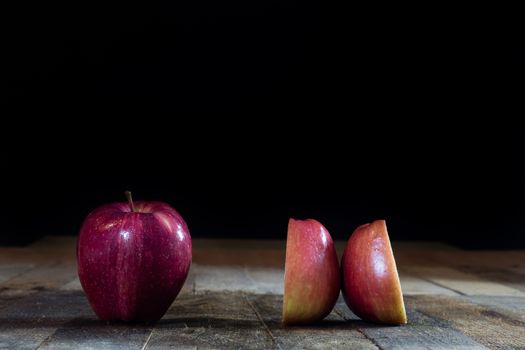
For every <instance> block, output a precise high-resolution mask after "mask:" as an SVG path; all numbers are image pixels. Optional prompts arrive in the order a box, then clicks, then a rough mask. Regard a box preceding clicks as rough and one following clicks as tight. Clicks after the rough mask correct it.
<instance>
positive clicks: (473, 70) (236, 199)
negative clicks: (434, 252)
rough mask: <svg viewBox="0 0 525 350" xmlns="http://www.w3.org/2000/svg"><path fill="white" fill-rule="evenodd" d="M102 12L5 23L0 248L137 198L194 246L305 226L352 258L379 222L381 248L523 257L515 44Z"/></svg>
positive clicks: (208, 6) (505, 35)
mask: <svg viewBox="0 0 525 350" xmlns="http://www.w3.org/2000/svg"><path fill="white" fill-rule="evenodd" d="M20 6H22V5H20ZM53 6H56V7H53ZM112 6H113V7H107V6H106V7H103V8H102V7H91V8H90V7H82V6H81V5H79V4H69V5H66V6H65V7H64V5H63V4H61V5H60V6H58V5H50V4H40V5H36V7H34V6H32V7H25V8H16V9H10V11H3V12H2V15H3V16H5V18H4V20H3V21H2V26H4V28H2V29H3V39H4V40H3V53H4V54H3V56H4V59H6V61H5V63H4V64H3V68H2V84H4V86H3V87H2V88H3V89H4V91H5V92H4V93H3V96H4V97H5V98H6V100H5V103H3V107H5V108H3V110H4V113H2V114H3V117H4V118H3V119H4V121H3V123H4V126H3V127H2V134H3V135H2V136H3V137H2V151H1V152H2V153H1V156H2V159H1V162H0V164H1V165H0V167H1V169H0V170H1V173H2V175H1V176H2V177H1V178H2V185H3V186H2V188H3V190H2V192H3V193H2V196H1V197H2V200H1V201H0V203H1V204H0V209H1V210H0V219H1V222H2V228H1V231H0V232H1V233H2V235H1V239H0V242H1V243H3V244H23V243H27V242H29V241H31V240H33V239H35V238H38V237H40V236H42V235H45V234H76V233H77V232H78V229H79V226H80V224H81V222H82V220H83V218H84V217H85V215H87V213H88V212H89V211H90V210H91V209H93V208H94V207H96V206H98V205H100V204H102V203H106V202H111V201H120V200H123V194H122V193H123V191H124V190H126V189H130V190H132V191H133V192H134V196H135V198H136V199H156V200H163V201H167V202H169V203H170V204H172V205H173V206H174V207H175V208H176V209H177V210H179V212H180V213H181V214H182V215H183V217H184V218H185V219H186V221H187V222H188V224H189V227H190V230H191V232H192V235H193V236H194V237H246V238H261V237H268V238H285V236H286V225H287V220H288V218H289V217H297V218H307V217H313V218H317V219H318V220H320V221H321V222H322V223H323V224H325V226H327V228H328V229H329V230H330V232H331V233H332V235H333V236H334V237H336V238H339V239H346V238H347V237H348V236H349V234H350V233H351V232H352V231H353V229H354V228H355V227H357V226H358V225H359V224H362V223H364V222H368V221H370V220H373V219H376V218H386V219H387V223H388V225H389V229H390V235H391V236H392V238H393V239H415V240H439V241H445V242H450V243H455V244H460V245H462V246H465V247H469V248H477V247H485V248H499V247H504V248H515V247H525V238H524V237H525V236H524V233H525V232H524V231H525V229H524V225H523V222H522V220H521V218H522V217H523V215H522V213H524V212H525V180H524V179H525V144H524V143H525V142H524V141H523V140H524V138H523V131H524V130H523V129H522V128H521V127H519V126H518V125H517V122H516V123H512V122H510V120H512V119H513V118H516V116H518V117H519V116H520V115H522V114H520V111H522V109H521V108H520V107H521V106H520V104H519V103H518V102H519V101H520V100H522V97H520V96H522V95H521V92H522V90H521V89H520V88H519V86H520V85H519V84H516V83H519V82H520V81H521V79H522V77H523V74H522V73H523V61H524V51H523V49H522V48H520V47H519V46H517V45H516V42H517V41H515V40H514V39H513V37H512V34H513V33H515V32H516V29H515V28H511V27H510V26H501V25H499V23H495V22H494V21H490V20H489V21H487V20H486V19H485V20H483V21H480V22H479V23H478V22H476V21H475V20H472V19H471V18H475V16H466V15H464V14H458V15H450V12H449V11H446V10H445V11H442V12H440V11H438V10H436V9H432V11H430V10H429V9H421V11H420V12H418V14H417V15H414V13H413V12H412V11H413V10H414V9H410V10H411V11H408V9H400V8H396V9H390V8H366V9H365V8H357V7H355V8H345V9H343V8H324V7H323V6H321V4H320V3H319V2H294V1H279V2H271V1H265V2H262V1H260V2H257V1H254V2H229V3H217V2H203V1H198V2H189V3H168V2H160V3H157V4H151V5H141V6H140V7H139V6H134V5H130V4H128V5H126V6H122V7H121V6H116V5H112ZM510 24H512V21H510ZM494 28H497V30H495V29H494ZM521 85H522V84H521Z"/></svg>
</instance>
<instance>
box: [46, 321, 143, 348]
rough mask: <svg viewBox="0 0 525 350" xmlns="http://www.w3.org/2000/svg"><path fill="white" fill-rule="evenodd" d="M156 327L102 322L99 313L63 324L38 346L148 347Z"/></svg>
mask: <svg viewBox="0 0 525 350" xmlns="http://www.w3.org/2000/svg"><path fill="white" fill-rule="evenodd" d="M152 329H153V326H148V325H141V324H133V323H110V324H107V323H106V322H103V321H100V320H98V319H97V318H96V316H95V315H92V316H86V317H82V318H77V319H75V320H72V321H70V322H67V323H65V324H63V325H61V326H60V327H59V328H58V329H57V330H56V331H55V332H54V333H53V334H52V335H51V336H50V337H48V338H47V339H46V340H45V341H44V342H43V343H42V344H41V345H40V346H39V347H38V349H39V350H40V349H46V350H62V349H63V350H69V349H79V350H88V349H89V350H91V349H92V350H99V349H112V350H113V349H115V350H116V349H122V350H127V349H137V350H141V349H143V348H144V346H145V344H146V342H147V341H148V339H149V336H150V334H151V330H152Z"/></svg>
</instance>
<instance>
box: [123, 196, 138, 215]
mask: <svg viewBox="0 0 525 350" xmlns="http://www.w3.org/2000/svg"><path fill="white" fill-rule="evenodd" d="M124 195H125V196H126V198H127V199H128V204H129V209H131V212H132V213H134V212H135V211H136V210H135V205H134V204H133V198H132V197H131V191H125V192H124Z"/></svg>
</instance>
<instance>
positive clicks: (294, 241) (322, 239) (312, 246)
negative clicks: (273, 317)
mask: <svg viewBox="0 0 525 350" xmlns="http://www.w3.org/2000/svg"><path fill="white" fill-rule="evenodd" d="M339 286H340V277H339V260H338V259H337V253H336V251H335V247H334V243H333V241H332V237H331V236H330V233H329V232H328V230H327V229H326V228H325V227H324V226H323V225H321V223H319V222H318V221H316V220H313V219H309V220H294V219H290V221H289V222H288V238H287V240H286V262H285V273H284V296H283V324H284V325H300V324H303V325H304V324H310V323H314V322H317V321H320V320H322V319H323V318H325V317H326V316H327V315H328V314H329V313H330V311H332V309H333V307H334V305H335V302H336V301H337V297H338V296H339Z"/></svg>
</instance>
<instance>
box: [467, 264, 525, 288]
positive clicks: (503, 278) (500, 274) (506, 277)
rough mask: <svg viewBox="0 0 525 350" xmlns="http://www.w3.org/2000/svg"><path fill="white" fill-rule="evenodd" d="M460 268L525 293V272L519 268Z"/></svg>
mask: <svg viewBox="0 0 525 350" xmlns="http://www.w3.org/2000/svg"><path fill="white" fill-rule="evenodd" d="M458 270H460V271H462V272H465V273H469V274H473V275H476V276H478V277H479V278H482V279H484V280H486V281H492V282H495V283H499V284H503V285H505V286H507V287H510V288H513V289H517V290H520V291H522V292H524V293H525V273H521V272H519V271H518V269H513V268H499V267H479V266H460V267H458Z"/></svg>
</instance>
